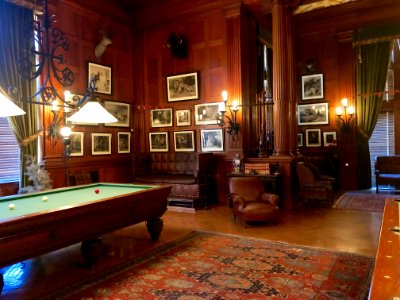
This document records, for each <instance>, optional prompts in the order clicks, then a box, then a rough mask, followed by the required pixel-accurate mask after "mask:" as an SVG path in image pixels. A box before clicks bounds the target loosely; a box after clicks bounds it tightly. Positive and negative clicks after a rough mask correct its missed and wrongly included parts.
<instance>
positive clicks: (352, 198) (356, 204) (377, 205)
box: [333, 192, 393, 212]
mask: <svg viewBox="0 0 400 300" xmlns="http://www.w3.org/2000/svg"><path fill="white" fill-rule="evenodd" d="M387 197H393V195H388V194H374V193H370V192H369V193H367V192H346V193H344V194H343V195H342V196H341V197H340V198H339V199H338V200H337V201H336V203H335V204H334V205H333V208H337V209H354V210H366V211H374V212H383V208H384V206H385V199H386V198H387Z"/></svg>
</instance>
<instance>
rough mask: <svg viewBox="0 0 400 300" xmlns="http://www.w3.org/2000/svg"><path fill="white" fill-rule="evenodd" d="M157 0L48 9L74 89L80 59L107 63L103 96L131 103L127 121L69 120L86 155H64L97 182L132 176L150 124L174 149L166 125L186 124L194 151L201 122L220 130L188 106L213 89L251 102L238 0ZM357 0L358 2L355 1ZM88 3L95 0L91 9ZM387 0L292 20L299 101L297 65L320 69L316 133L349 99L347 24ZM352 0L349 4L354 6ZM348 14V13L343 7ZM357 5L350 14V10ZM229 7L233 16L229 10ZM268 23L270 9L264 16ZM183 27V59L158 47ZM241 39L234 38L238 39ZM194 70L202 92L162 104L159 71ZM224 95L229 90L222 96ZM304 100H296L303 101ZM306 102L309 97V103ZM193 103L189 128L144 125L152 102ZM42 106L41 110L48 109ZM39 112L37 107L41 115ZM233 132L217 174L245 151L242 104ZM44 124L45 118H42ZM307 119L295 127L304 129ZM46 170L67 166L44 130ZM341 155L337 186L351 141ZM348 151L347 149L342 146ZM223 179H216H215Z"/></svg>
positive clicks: (386, 5)
mask: <svg viewBox="0 0 400 300" xmlns="http://www.w3.org/2000/svg"><path fill="white" fill-rule="evenodd" d="M175 2H176V1H172V2H171V3H169V2H165V3H163V4H162V5H160V6H159V7H157V8H152V9H148V10H144V11H140V12H137V13H134V14H133V15H132V14H131V15H129V14H128V13H127V12H124V11H122V10H121V9H117V8H116V7H115V6H113V5H112V4H110V3H109V2H107V1H104V2H101V3H97V2H96V3H93V1H89V2H87V1H85V2H84V1H80V0H79V1H73V0H54V1H52V2H51V4H52V5H51V10H52V12H53V13H54V14H55V15H56V17H57V21H58V22H57V26H58V27H60V28H61V29H62V30H64V31H65V33H66V34H67V36H68V38H69V41H70V49H69V51H68V52H67V54H66V57H67V59H68V61H69V62H68V65H69V67H70V68H71V69H72V70H73V71H74V73H75V83H74V85H73V86H72V87H71V92H72V93H77V94H82V93H84V91H85V89H86V85H87V81H88V79H87V63H88V62H89V61H92V62H95V63H99V64H104V65H107V66H111V67H112V91H113V92H112V95H101V98H102V99H103V100H114V101H121V102H126V103H130V104H131V105H132V115H131V116H132V118H131V127H108V126H104V125H99V126H76V127H75V128H74V130H75V131H82V132H84V133H85V138H84V156H82V157H71V159H70V165H71V170H72V171H78V170H86V169H87V170H94V169H96V170H98V171H99V173H100V180H107V181H124V182H127V181H130V180H131V170H130V168H131V166H130V162H131V155H133V154H134V153H135V152H137V151H149V138H148V133H149V132H157V131H168V132H169V142H170V143H169V144H170V147H169V149H170V150H169V151H171V152H172V151H174V149H173V144H174V143H173V142H174V141H173V132H174V131H178V130H179V131H180V130H194V131H195V135H196V151H200V129H201V128H204V127H207V128H218V126H217V125H208V126H196V125H195V120H194V105H195V104H200V103H211V102H220V101H221V91H222V90H224V89H226V90H228V92H229V93H230V95H232V96H237V97H239V101H240V103H241V104H243V105H247V104H249V103H252V100H251V99H252V97H253V96H255V92H256V91H255V86H254V84H255V81H256V80H255V78H256V74H255V72H256V69H255V62H256V58H255V56H256V51H257V49H256V43H255V39H256V35H257V30H258V28H257V27H258V24H257V21H256V18H255V17H254V15H253V14H252V12H251V11H249V10H248V9H247V8H246V6H245V5H243V3H242V1H240V0H224V1H210V0H196V1H178V2H179V5H176V3H175ZM359 2H361V3H359ZM93 4H96V5H97V7H95V8H93ZM395 4H396V1H395V0H381V1H379V3H377V2H376V1H374V0H364V1H358V2H352V3H350V4H348V5H345V6H343V7H338V8H337V9H335V10H331V9H330V10H319V11H316V12H312V13H308V14H305V15H300V16H296V17H295V18H294V27H293V28H294V29H293V31H294V36H295V49H294V51H295V53H296V61H295V63H296V66H297V70H296V71H297V72H296V73H297V74H298V76H297V77H298V85H297V86H296V89H297V91H298V92H297V95H298V97H299V98H298V99H297V102H302V101H303V100H301V99H300V97H301V89H300V82H301V77H300V75H301V74H302V72H303V71H304V63H305V62H306V61H308V60H311V59H312V60H314V61H316V62H317V66H318V69H319V71H320V72H321V73H323V74H324V90H325V96H324V99H323V101H324V102H328V103H329V108H330V123H329V124H328V125H326V126H322V127H321V129H322V131H332V130H337V128H336V123H335V115H334V107H335V106H336V105H338V104H339V101H340V99H341V98H342V97H345V96H346V97H348V98H349V99H350V101H351V102H352V103H354V99H355V98H354V93H355V84H354V61H353V54H352V53H353V49H352V45H351V39H350V37H351V34H352V31H353V30H354V29H355V28H358V27H360V26H367V25H373V24H376V23H377V22H382V21H390V20H396V19H398V18H399V16H400V12H399V7H398V5H395ZM355 6H358V7H357V9H356V10H354V9H353V8H354V7H355ZM349 12H350V13H349ZM355 12H356V13H355ZM235 14H236V15H235ZM265 18H266V20H268V22H270V20H271V18H270V16H266V17H265ZM108 25H110V26H111V28H112V30H113V33H114V35H113V43H112V45H110V46H109V47H108V48H107V50H106V52H105V54H104V55H103V57H102V58H101V59H96V58H95V56H94V48H95V46H96V44H97V43H98V42H99V41H100V39H101V35H100V34H99V31H100V30H101V29H102V26H108ZM172 32H175V33H178V34H184V35H185V36H186V38H187V39H188V42H189V52H188V57H187V58H184V59H178V58H174V57H172V55H171V53H170V51H169V49H168V48H167V47H166V42H167V39H168V36H169V35H170V34H171V33H172ZM238 37H239V39H238V40H237V38H238ZM193 71H198V72H199V85H200V98H199V99H198V100H190V101H179V102H168V101H167V90H166V76H169V75H175V74H181V73H188V72H193ZM230 99H231V98H230ZM303 102H304V101H303ZM307 103H311V102H307ZM167 107H171V108H173V112H174V114H175V111H176V110H177V109H191V113H192V119H191V123H192V125H191V126H185V127H177V126H176V121H175V116H174V122H173V126H172V127H167V128H151V124H150V110H151V109H153V108H167ZM48 113H49V112H47V113H46V114H48ZM46 118H47V116H46V115H45V119H46ZM239 122H240V124H241V133H240V135H239V137H238V139H237V141H236V142H233V141H232V139H231V137H230V136H229V135H227V134H225V149H224V150H225V151H224V152H220V153H217V155H218V156H219V157H220V158H221V159H220V161H221V166H220V167H219V168H218V170H220V172H222V173H223V172H225V171H226V169H227V168H226V167H225V166H224V165H226V163H224V162H223V160H224V159H225V158H226V159H230V158H231V157H232V156H233V155H234V154H235V153H240V154H242V153H244V154H247V153H252V152H254V151H253V147H254V145H251V144H252V142H254V141H256V140H257V138H254V136H251V134H252V132H254V131H252V129H251V126H252V122H251V118H250V110H249V109H246V108H245V107H243V110H242V111H241V112H240V113H239ZM45 127H46V128H45V129H46V130H48V124H46V126H45ZM305 129H306V127H303V126H302V127H299V131H300V132H304V130H305ZM118 131H124V132H132V147H131V149H132V154H131V155H129V154H118V153H117V144H116V142H117V132H118ZM94 132H105V133H112V134H113V138H112V154H111V155H107V156H92V155H91V133H94ZM44 146H45V147H44V158H45V160H46V169H47V170H48V171H49V172H50V174H51V176H52V178H53V186H54V187H58V186H62V185H64V177H63V176H61V175H60V174H64V173H63V172H64V171H65V164H64V159H63V149H64V148H63V145H62V144H61V140H58V141H57V142H56V143H55V142H54V141H52V140H50V139H49V138H48V137H47V136H46V137H45V139H44ZM346 149H348V153H347V152H346V155H345V156H344V158H343V161H341V165H342V163H343V164H348V165H349V166H348V167H346V168H344V167H342V172H341V174H342V176H343V177H342V178H343V180H342V181H341V182H342V183H341V184H343V186H342V188H354V187H355V186H356V183H355V182H354V178H355V176H353V174H354V172H355V171H354V170H355V169H354V168H355V165H354V162H355V155H356V153H355V151H354V147H351V146H348V147H347V148H346ZM301 151H302V152H304V153H305V154H318V153H320V152H323V151H324V149H323V147H321V148H318V149H310V148H308V149H301ZM346 151H347V150H346ZM222 184H223V182H222Z"/></svg>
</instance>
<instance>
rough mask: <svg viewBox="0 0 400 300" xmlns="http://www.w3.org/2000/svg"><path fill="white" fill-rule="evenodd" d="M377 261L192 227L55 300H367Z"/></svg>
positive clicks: (75, 287) (59, 295)
mask: <svg viewBox="0 0 400 300" xmlns="http://www.w3.org/2000/svg"><path fill="white" fill-rule="evenodd" d="M372 268H373V258H370V257H365V256H360V255H354V254H349V253H343V252H334V251H330V250H324V249H318V248H310V247H303V246H297V245H291V244H287V243H281V242H271V241H267V240H258V239H252V238H242V237H238V236H233V235H226V234H218V233H209V232H192V233H191V234H189V235H187V236H185V237H184V238H181V239H179V240H177V241H175V242H172V243H169V244H167V245H165V246H162V247H160V248H158V249H156V250H154V251H152V252H150V253H148V254H146V255H145V256H143V257H140V258H137V259H135V260H134V261H132V262H129V263H127V264H126V265H124V266H120V267H119V268H116V269H113V270H109V271H108V272H107V273H105V274H101V275H99V276H98V277H96V278H88V279H87V280H86V282H82V283H80V284H77V285H76V286H72V287H69V288H68V289H66V290H63V291H59V292H58V293H57V294H54V295H52V296H49V298H48V299H60V298H63V299H136V300H137V299H214V300H221V299H269V298H274V299H319V300H322V299H364V298H365V296H366V294H367V292H368V288H369V283H370V279H371V278H370V276H371V270H372Z"/></svg>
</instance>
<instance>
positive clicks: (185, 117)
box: [175, 109, 192, 126]
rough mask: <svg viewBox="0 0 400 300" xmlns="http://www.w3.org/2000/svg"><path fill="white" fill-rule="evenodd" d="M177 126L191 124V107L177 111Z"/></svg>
mask: <svg viewBox="0 0 400 300" xmlns="http://www.w3.org/2000/svg"><path fill="white" fill-rule="evenodd" d="M175 116H176V126H190V125H191V123H192V122H191V114H190V109H179V110H176V111H175Z"/></svg>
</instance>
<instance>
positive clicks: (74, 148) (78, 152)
mask: <svg viewBox="0 0 400 300" xmlns="http://www.w3.org/2000/svg"><path fill="white" fill-rule="evenodd" d="M84 136H85V134H84V132H79V131H73V132H72V133H71V135H70V136H69V139H70V141H71V143H70V146H69V148H70V151H71V152H70V156H83V141H84Z"/></svg>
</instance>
